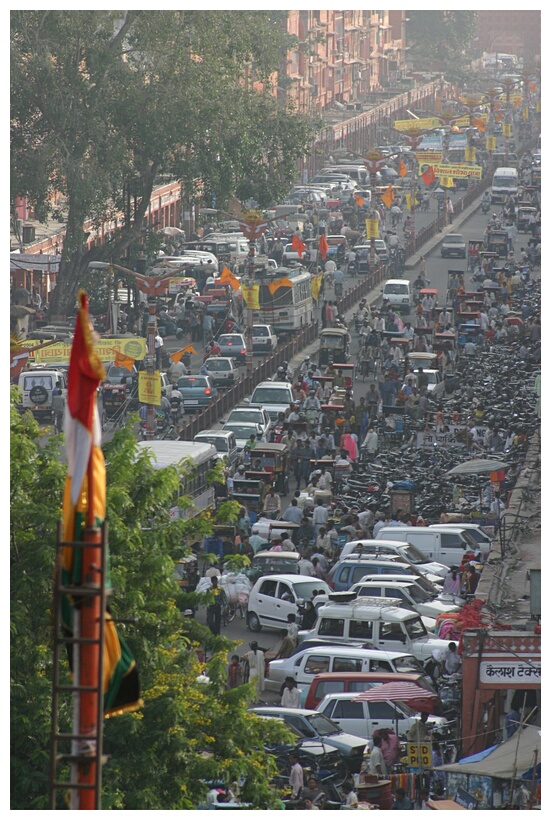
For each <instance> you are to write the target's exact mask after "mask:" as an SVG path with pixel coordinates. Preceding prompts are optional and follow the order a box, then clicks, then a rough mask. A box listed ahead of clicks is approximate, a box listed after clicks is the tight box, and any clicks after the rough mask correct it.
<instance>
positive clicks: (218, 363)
mask: <svg viewBox="0 0 551 820" xmlns="http://www.w3.org/2000/svg"><path fill="white" fill-rule="evenodd" d="M205 364H206V366H207V370H231V364H230V363H229V362H228V361H227V360H226V359H207V361H206V362H205Z"/></svg>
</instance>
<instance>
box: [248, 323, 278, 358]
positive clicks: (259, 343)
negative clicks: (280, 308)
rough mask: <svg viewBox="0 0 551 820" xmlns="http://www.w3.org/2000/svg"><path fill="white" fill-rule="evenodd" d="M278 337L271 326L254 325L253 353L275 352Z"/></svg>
mask: <svg viewBox="0 0 551 820" xmlns="http://www.w3.org/2000/svg"><path fill="white" fill-rule="evenodd" d="M276 347H277V336H276V334H275V331H274V329H273V327H272V326H271V325H253V352H254V353H256V352H258V353H265V352H269V351H271V350H275V349H276Z"/></svg>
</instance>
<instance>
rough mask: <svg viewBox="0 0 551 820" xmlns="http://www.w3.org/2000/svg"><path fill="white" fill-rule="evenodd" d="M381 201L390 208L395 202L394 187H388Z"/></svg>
mask: <svg viewBox="0 0 551 820" xmlns="http://www.w3.org/2000/svg"><path fill="white" fill-rule="evenodd" d="M381 200H382V202H384V204H385V205H386V207H387V208H390V206H391V205H392V203H393V201H394V191H393V190H392V185H389V186H388V188H387V189H386V191H385V192H384V194H383V195H382V196H381Z"/></svg>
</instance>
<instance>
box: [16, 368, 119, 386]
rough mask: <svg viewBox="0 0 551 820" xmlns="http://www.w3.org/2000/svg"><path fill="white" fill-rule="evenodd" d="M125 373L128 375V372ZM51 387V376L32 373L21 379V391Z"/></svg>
mask: <svg viewBox="0 0 551 820" xmlns="http://www.w3.org/2000/svg"><path fill="white" fill-rule="evenodd" d="M126 372H127V373H128V370H127V371H126ZM52 386H53V385H52V377H51V376H39V375H37V374H36V373H33V374H31V375H29V376H25V377H24V379H23V390H32V388H33V387H44V388H45V389H46V390H51V389H52Z"/></svg>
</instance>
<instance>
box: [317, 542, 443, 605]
mask: <svg viewBox="0 0 551 820" xmlns="http://www.w3.org/2000/svg"><path fill="white" fill-rule="evenodd" d="M419 529H421V528H419ZM393 540H395V538H394V539H393ZM388 572H393V573H395V574H401V575H417V576H419V577H421V578H422V577H423V576H424V577H425V578H427V579H428V581H429V585H428V587H426V588H427V592H429V591H433V590H434V589H435V586H434V585H435V584H436V585H440V584H442V583H443V578H441V577H440V576H438V575H428V576H427V574H426V573H423V572H421V570H419V569H418V568H417V567H416V566H415V565H414V564H411V563H409V561H406V560H405V559H404V558H402V557H401V556H399V555H396V556H394V555H362V556H358V555H348V556H347V557H346V558H343V559H342V561H340V560H339V561H337V563H336V564H334V566H333V567H332V568H331V570H330V572H329V576H328V578H327V582H328V584H329V586H330V587H331V588H332V589H333V590H334V591H335V592H345V591H346V590H347V589H350V587H351V586H352V585H353V584H357V583H358V581H361V580H362V578H363V577H364V575H368V574H370V575H372V574H374V573H388Z"/></svg>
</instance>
